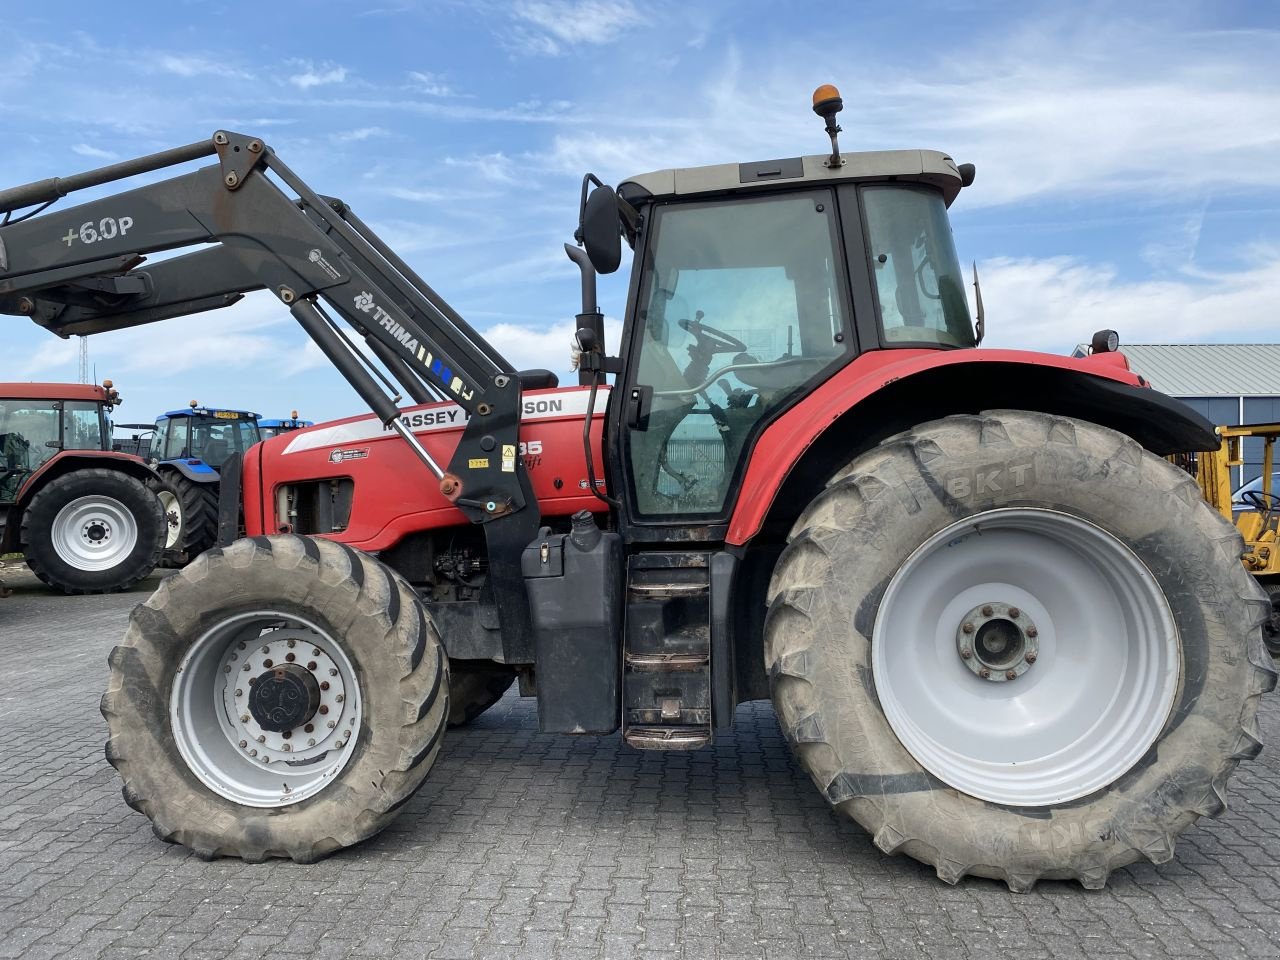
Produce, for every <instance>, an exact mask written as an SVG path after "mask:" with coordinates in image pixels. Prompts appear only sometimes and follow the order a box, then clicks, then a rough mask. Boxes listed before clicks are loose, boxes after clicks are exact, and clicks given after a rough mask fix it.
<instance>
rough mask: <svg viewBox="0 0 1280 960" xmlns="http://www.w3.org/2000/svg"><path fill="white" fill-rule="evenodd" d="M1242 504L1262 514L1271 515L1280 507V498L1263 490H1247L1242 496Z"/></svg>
mask: <svg viewBox="0 0 1280 960" xmlns="http://www.w3.org/2000/svg"><path fill="white" fill-rule="evenodd" d="M1240 502H1241V503H1243V504H1245V505H1246V506H1249V507H1252V508H1253V509H1254V510H1257V511H1259V512H1260V513H1270V512H1271V511H1272V510H1274V509H1276V508H1277V507H1280V496H1277V495H1276V494H1274V493H1263V492H1262V491H1261V490H1246V491H1245V492H1244V493H1242V494H1240Z"/></svg>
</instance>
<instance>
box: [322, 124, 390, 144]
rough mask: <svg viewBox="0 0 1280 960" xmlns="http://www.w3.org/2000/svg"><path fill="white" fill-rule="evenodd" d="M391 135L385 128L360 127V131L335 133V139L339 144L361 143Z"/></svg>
mask: <svg viewBox="0 0 1280 960" xmlns="http://www.w3.org/2000/svg"><path fill="white" fill-rule="evenodd" d="M390 133H391V131H389V130H387V129H385V128H383V127H360V128H359V129H358V130H348V131H346V132H345V133H335V134H334V135H333V139H334V140H335V141H336V142H338V143H359V142H360V141H362V140H370V139H372V138H373V137H385V136H389V135H390Z"/></svg>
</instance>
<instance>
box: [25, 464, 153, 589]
mask: <svg viewBox="0 0 1280 960" xmlns="http://www.w3.org/2000/svg"><path fill="white" fill-rule="evenodd" d="M163 527H164V518H163V516H162V515H161V512H160V504H159V503H158V502H157V501H156V498H155V497H154V496H153V495H152V493H151V492H150V491H149V490H148V489H147V488H146V487H145V486H144V485H143V483H142V482H141V481H140V480H136V479H134V478H133V477H131V476H129V475H128V474H127V473H122V472H121V471H119V470H110V469H106V468H103V467H90V468H86V469H82V470H74V471H72V472H70V473H66V474H63V475H62V476H60V477H57V478H55V479H53V480H50V481H49V482H48V483H47V484H45V485H44V486H43V487H42V488H41V489H40V490H39V491H38V492H37V493H36V495H35V496H34V497H32V498H31V502H30V503H28V504H27V507H26V509H25V510H24V511H23V513H22V551H23V554H24V556H25V557H26V560H27V565H28V566H29V567H30V568H31V572H32V573H34V574H35V575H36V576H37V577H39V578H40V579H41V580H43V581H44V582H45V583H47V584H49V585H50V586H52V587H56V588H57V589H59V590H61V591H63V592H64V593H69V594H77V593H110V592H112V591H115V590H124V589H127V588H128V587H131V586H133V585H134V584H135V583H137V582H138V581H139V580H142V579H143V578H144V577H147V576H149V575H150V574H151V571H152V570H154V569H155V568H156V564H158V563H159V562H160V553H161V550H162V544H163V542H164V539H163V538H164V530H163Z"/></svg>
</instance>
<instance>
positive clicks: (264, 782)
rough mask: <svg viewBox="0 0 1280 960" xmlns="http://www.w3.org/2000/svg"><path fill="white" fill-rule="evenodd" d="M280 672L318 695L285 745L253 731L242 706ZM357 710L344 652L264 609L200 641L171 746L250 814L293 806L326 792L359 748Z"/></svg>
mask: <svg viewBox="0 0 1280 960" xmlns="http://www.w3.org/2000/svg"><path fill="white" fill-rule="evenodd" d="M268 661H270V664H271V665H270V666H268V665H267V662H268ZM285 664H292V665H293V666H294V667H297V668H300V669H301V670H305V671H306V672H307V673H309V674H310V675H311V676H312V677H313V678H314V679H315V681H316V683H317V685H318V686H320V687H323V690H322V691H321V692H320V693H319V695H318V696H319V709H318V710H317V711H316V713H315V714H314V715H313V716H310V717H308V718H307V720H306V721H304V722H303V723H301V724H299V725H298V726H297V727H296V728H295V729H292V730H290V731H289V734H290V735H288V736H286V735H285V734H284V733H282V732H278V731H272V730H268V729H265V728H263V727H262V726H260V725H259V722H258V720H257V719H256V718H255V715H254V714H253V713H252V712H251V709H250V707H249V706H248V700H249V695H250V693H251V692H252V684H251V683H250V681H251V680H253V681H255V682H256V681H257V680H258V678H259V677H261V676H262V675H263V674H264V673H265V672H267V671H271V670H273V669H275V668H277V667H283V666H285ZM361 709H362V704H361V696H360V683H359V680H358V678H357V676H356V671H355V667H354V666H352V663H351V660H350V659H349V658H348V657H347V655H346V653H345V652H344V651H343V649H342V647H341V645H340V644H339V643H338V642H337V641H336V640H335V639H334V638H333V637H332V636H330V635H329V633H328V632H327V631H325V630H322V629H321V628H319V627H318V626H316V625H315V624H314V623H311V622H309V621H306V620H303V619H301V618H299V617H297V616H294V615H291V614H284V613H280V612H278V611H271V610H264V611H253V612H250V613H244V614H238V615H236V616H234V617H229V618H227V619H225V620H223V621H221V622H220V623H218V624H217V625H216V626H214V627H212V628H211V629H209V630H208V631H206V632H205V633H204V634H203V635H201V637H200V638H199V639H198V640H196V642H195V643H193V644H192V645H191V648H190V649H189V650H188V651H187V653H186V656H184V657H183V658H182V662H181V663H180V664H179V666H178V672H177V673H176V674H175V676H174V679H173V687H172V690H171V693H170V698H169V719H170V722H171V724H172V729H173V738H174V741H175V742H176V743H177V746H178V752H179V753H180V754H181V755H182V758H183V760H184V761H186V764H187V766H188V767H190V769H191V772H192V773H194V774H195V775H196V776H197V777H198V778H199V779H200V782H201V783H203V784H204V785H205V786H206V787H208V788H209V789H210V790H212V791H213V792H214V793H216V794H218V795H219V796H221V797H225V798H226V799H228V800H231V801H234V802H235V803H239V804H243V805H244V806H249V807H286V806H290V805H292V804H295V803H298V802H300V801H302V800H306V799H307V798H308V797H312V796H314V795H315V794H317V793H319V792H320V791H321V790H323V789H324V788H325V787H326V786H328V785H329V784H330V783H332V782H333V780H334V778H335V777H337V776H338V774H339V773H341V772H342V770H343V768H344V767H345V766H346V765H347V762H348V760H350V758H351V755H352V753H353V751H354V749H355V746H356V743H357V742H358V740H359V737H360V724H361V722H362V716H361ZM246 718H247V719H246ZM308 727H311V728H313V729H308Z"/></svg>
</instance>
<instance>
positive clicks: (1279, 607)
mask: <svg viewBox="0 0 1280 960" xmlns="http://www.w3.org/2000/svg"><path fill="white" fill-rule="evenodd" d="M1262 589H1263V590H1265V591H1266V592H1267V599H1268V600H1269V601H1270V603H1271V610H1270V613H1269V614H1268V616H1267V619H1266V620H1264V621H1263V623H1262V642H1263V644H1264V645H1265V646H1266V648H1267V653H1269V654H1271V656H1272V657H1277V658H1280V583H1277V582H1275V581H1270V582H1268V583H1264V584H1263V585H1262Z"/></svg>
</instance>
